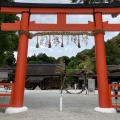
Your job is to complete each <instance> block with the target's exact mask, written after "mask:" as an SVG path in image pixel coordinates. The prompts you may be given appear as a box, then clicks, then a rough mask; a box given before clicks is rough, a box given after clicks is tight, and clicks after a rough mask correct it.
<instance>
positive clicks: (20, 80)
mask: <svg viewBox="0 0 120 120" xmlns="http://www.w3.org/2000/svg"><path fill="white" fill-rule="evenodd" d="M28 24H29V13H27V12H24V13H22V17H21V30H25V31H28ZM27 52H28V36H27V35H26V34H20V36H19V43H18V56H17V65H16V73H15V85H14V95H13V103H12V107H23V102H24V87H25V78H26V63H27Z"/></svg>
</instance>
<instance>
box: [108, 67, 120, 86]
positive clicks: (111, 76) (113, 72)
mask: <svg viewBox="0 0 120 120" xmlns="http://www.w3.org/2000/svg"><path fill="white" fill-rule="evenodd" d="M107 70H108V82H109V84H111V83H113V82H116V83H120V65H108V66H107Z"/></svg>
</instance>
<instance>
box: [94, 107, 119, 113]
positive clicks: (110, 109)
mask: <svg viewBox="0 0 120 120" xmlns="http://www.w3.org/2000/svg"><path fill="white" fill-rule="evenodd" d="M94 110H95V111H97V112H101V113H117V111H116V109H115V108H100V107H96V108H95V109H94Z"/></svg>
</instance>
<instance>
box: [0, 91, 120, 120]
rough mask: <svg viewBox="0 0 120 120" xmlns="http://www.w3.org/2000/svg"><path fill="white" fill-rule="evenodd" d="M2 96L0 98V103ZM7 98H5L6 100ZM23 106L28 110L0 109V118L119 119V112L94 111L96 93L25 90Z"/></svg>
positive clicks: (46, 119)
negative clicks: (61, 99)
mask: <svg viewBox="0 0 120 120" xmlns="http://www.w3.org/2000/svg"><path fill="white" fill-rule="evenodd" d="M60 97H62V98H63V111H61V112H60V110H59V109H60V108H59V105H60ZM2 99H3V98H0V103H1V102H2ZM8 100H9V98H5V102H8ZM24 103H25V106H26V107H28V111H26V112H21V113H16V114H5V113H4V108H1V109H0V120H120V113H119V112H118V113H116V114H109V113H99V112H95V111H94V108H95V107H98V95H97V94H88V95H86V94H85V93H82V94H67V93H65V92H64V93H63V94H60V91H58V90H56V91H55V90H53V91H52V90H51V91H50V90H49V91H41V90H31V91H30V90H25V101H24Z"/></svg>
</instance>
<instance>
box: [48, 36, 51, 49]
mask: <svg viewBox="0 0 120 120" xmlns="http://www.w3.org/2000/svg"><path fill="white" fill-rule="evenodd" d="M50 39H51V37H50V35H49V44H48V48H51V42H50Z"/></svg>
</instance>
